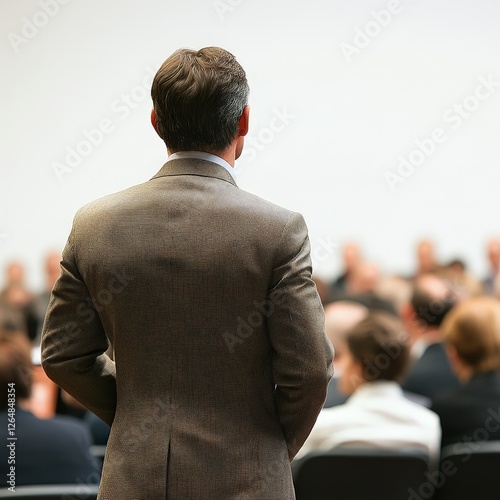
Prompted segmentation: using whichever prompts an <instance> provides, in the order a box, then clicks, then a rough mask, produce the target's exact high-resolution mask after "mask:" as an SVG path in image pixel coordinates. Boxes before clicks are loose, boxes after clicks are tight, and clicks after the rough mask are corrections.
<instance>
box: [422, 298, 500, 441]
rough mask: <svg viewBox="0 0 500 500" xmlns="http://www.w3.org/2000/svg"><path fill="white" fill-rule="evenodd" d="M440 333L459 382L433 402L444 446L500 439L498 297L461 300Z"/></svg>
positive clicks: (499, 319)
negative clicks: (456, 386)
mask: <svg viewBox="0 0 500 500" xmlns="http://www.w3.org/2000/svg"><path fill="white" fill-rule="evenodd" d="M443 334H444V340H445V343H446V346H447V350H448V354H449V356H450V359H451V363H452V366H453V369H454V371H455V373H456V374H457V376H458V378H459V379H460V381H461V382H462V385H461V386H460V387H458V388H457V389H454V390H452V391H450V392H447V393H443V394H442V395H440V396H438V397H436V399H435V400H434V404H433V406H432V408H433V410H434V411H435V412H436V413H437V414H438V415H439V417H440V418H441V425H442V429H443V440H442V443H443V446H445V445H448V444H451V443H458V442H463V443H470V441H486V440H500V302H499V301H498V300H496V299H493V298H490V297H477V298H473V299H469V300H468V301H465V302H463V303H462V304H460V305H458V306H457V307H456V309H454V310H453V311H451V312H450V314H449V316H448V317H447V318H446V320H445V321H444V324H443ZM467 446H470V444H468V445H467Z"/></svg>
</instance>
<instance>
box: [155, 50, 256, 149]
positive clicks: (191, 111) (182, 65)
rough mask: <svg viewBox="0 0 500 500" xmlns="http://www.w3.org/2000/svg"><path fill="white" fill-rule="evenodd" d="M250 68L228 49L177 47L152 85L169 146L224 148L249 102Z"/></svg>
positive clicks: (162, 132)
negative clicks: (246, 71)
mask: <svg viewBox="0 0 500 500" xmlns="http://www.w3.org/2000/svg"><path fill="white" fill-rule="evenodd" d="M248 94H249V87H248V83H247V79H246V75H245V71H244V70H243V68H242V67H241V66H240V64H239V63H238V62H237V61H236V59H235V57H234V56H233V55H232V54H231V53H229V52H228V51H226V50H224V49H221V48H219V47H205V48H203V49H200V50H198V51H194V50H189V49H180V50H177V51H176V52H174V53H173V54H172V55H171V56H170V57H169V58H168V59H167V60H166V61H165V62H164V63H163V65H162V66H161V68H160V69H159V70H158V72H157V73H156V76H155V78H154V80H153V85H152V88H151V97H152V99H153V107H154V111H155V113H156V120H157V121H156V129H157V132H158V134H159V135H160V137H161V138H162V139H163V141H165V144H166V145H167V148H168V149H169V151H170V152H172V153H174V152H177V151H207V152H211V153H217V152H222V151H225V150H226V149H227V148H228V147H229V145H230V144H231V143H232V141H233V140H234V138H235V137H236V134H237V131H238V124H239V119H240V117H241V115H242V113H243V110H244V108H245V106H246V105H247V104H248Z"/></svg>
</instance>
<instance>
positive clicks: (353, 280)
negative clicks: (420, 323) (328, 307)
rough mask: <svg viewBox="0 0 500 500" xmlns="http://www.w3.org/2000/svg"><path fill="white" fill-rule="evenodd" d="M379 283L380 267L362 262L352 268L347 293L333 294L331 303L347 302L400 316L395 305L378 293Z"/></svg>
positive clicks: (346, 288)
mask: <svg viewBox="0 0 500 500" xmlns="http://www.w3.org/2000/svg"><path fill="white" fill-rule="evenodd" d="M379 282H380V270H379V268H378V266H377V265H376V264H373V263H371V262H360V263H359V264H356V265H355V266H353V267H352V268H351V270H350V272H349V278H348V281H347V283H346V287H345V291H344V292H342V293H341V292H337V293H335V294H332V295H331V297H330V301H331V302H335V301H338V300H344V301H345V300H347V301H351V302H356V303H358V304H361V305H363V306H365V307H366V308H367V309H369V310H370V311H384V312H388V313H389V314H392V315H394V316H398V312H397V311H396V308H395V306H394V303H393V302H391V301H390V300H386V299H384V298H382V297H380V296H379V295H378V294H377V293H376V289H377V287H378V285H379Z"/></svg>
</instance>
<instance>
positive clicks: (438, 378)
mask: <svg viewBox="0 0 500 500" xmlns="http://www.w3.org/2000/svg"><path fill="white" fill-rule="evenodd" d="M455 300H456V298H455V296H454V295H453V294H452V292H451V290H450V289H449V287H448V286H447V284H446V283H445V282H444V281H443V280H442V279H441V278H439V277H438V276H435V275H433V274H426V275H422V276H420V277H418V278H416V280H415V283H414V289H413V293H412V297H411V301H410V303H409V304H408V305H407V306H406V307H405V308H404V310H403V314H402V316H403V321H404V324H405V329H406V331H407V332H408V333H409V335H410V341H411V343H412V346H411V366H410V370H409V373H408V375H407V377H406V378H405V380H404V381H403V384H402V385H403V389H404V390H405V391H408V392H412V393H415V394H420V395H422V396H425V397H427V398H429V399H433V398H434V397H435V396H437V395H438V394H439V393H440V392H442V391H446V390H448V389H454V388H456V387H458V385H459V382H458V379H457V377H456V376H455V375H454V373H453V371H452V369H451V365H450V361H449V359H448V356H447V355H446V351H445V348H444V345H443V336H442V333H441V331H440V326H441V323H442V321H443V320H444V318H445V317H446V314H448V312H449V311H450V310H451V309H452V307H453V306H454V304H455Z"/></svg>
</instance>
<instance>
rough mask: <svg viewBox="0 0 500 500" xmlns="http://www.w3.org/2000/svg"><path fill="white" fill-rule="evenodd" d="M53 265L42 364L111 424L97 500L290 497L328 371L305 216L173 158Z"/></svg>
mask: <svg viewBox="0 0 500 500" xmlns="http://www.w3.org/2000/svg"><path fill="white" fill-rule="evenodd" d="M61 265H62V275H61V277H60V279H59V280H58V281H57V283H56V285H55V287H54V290H53V292H52V298H51V302H50V305H49V309H48V313H47V317H46V320H45V324H44V331H43V337H42V364H43V367H44V368H45V371H46V372H47V374H48V376H49V377H50V378H51V379H52V380H54V381H55V382H56V383H57V384H59V385H60V386H61V387H63V388H64V389H66V390H67V391H68V392H69V393H70V394H71V395H73V396H74V397H75V398H76V399H77V400H78V401H80V402H81V403H82V404H84V405H85V406H86V407H87V408H89V409H90V410H92V411H93V412H94V413H96V414H97V415H98V416H99V417H101V418H102V419H103V420H105V421H106V422H107V423H108V424H110V425H111V434H110V438H109V442H108V448H107V452H106V457H105V462H104V468H103V475H102V480H101V486H100V492H99V499H100V500H108V499H113V500H128V499H130V500H138V499H144V500H162V499H171V500H198V499H200V500H201V499H203V500H226V499H230V500H243V499H246V500H250V499H252V500H253V499H268V500H288V499H293V498H294V491H293V485H292V479H291V471H290V462H289V460H290V458H291V457H293V456H294V455H295V453H296V452H297V450H298V449H299V448H300V447H301V445H302V444H303V442H304V440H305V439H306V437H307V436H308V434H309V432H310V430H311V428H312V426H313V425H314V422H315V420H316V417H317V415H318V413H319V411H320V409H321V407H322V405H323V402H324V400H325V397H326V389H327V384H328V381H329V379H330V377H331V375H332V348H331V344H330V343H329V341H328V340H327V338H326V336H325V333H324V317H323V310H322V307H321V304H320V301H319V298H318V294H317V292H316V288H315V285H314V283H313V282H312V281H311V261H310V256H309V242H308V236H307V229H306V226H305V223H304V220H303V218H302V216H300V215H299V214H297V213H293V212H290V211H288V210H285V209H283V208H280V207H278V206H276V205H273V204H271V203H269V202H267V201H264V200H262V199H261V198H258V197H257V196H254V195H252V194H249V193H247V192H245V191H243V190H241V189H238V188H237V187H236V185H235V184H234V181H233V179H232V178H231V176H230V174H229V173H228V172H227V171H225V170H224V168H222V167H221V166H219V165H217V164H215V163H212V162H209V161H206V160H197V159H177V160H172V161H170V162H167V163H166V164H165V165H164V167H163V168H162V169H161V170H160V172H159V173H158V174H157V175H156V176H155V177H153V179H151V180H150V181H148V182H146V183H144V184H141V185H138V186H135V187H132V188H130V189H127V190H125V191H122V192H120V193H117V194H113V195H110V196H107V197H105V198H102V199H100V200H97V201H95V202H93V203H90V204H89V205H87V206H85V207H83V208H82V209H81V210H80V211H79V212H78V213H77V215H76V217H75V221H74V224H73V228H72V231H71V234H70V237H69V239H68V243H67V245H66V248H65V250H64V253H63V260H62V264H61ZM109 344H111V346H112V347H113V349H114V353H115V355H114V360H115V361H112V360H111V359H110V358H109V357H108V356H107V355H106V353H105V351H106V350H107V349H108V346H109ZM79 479H81V480H82V481H85V478H79Z"/></svg>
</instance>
